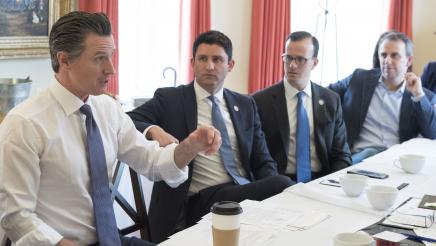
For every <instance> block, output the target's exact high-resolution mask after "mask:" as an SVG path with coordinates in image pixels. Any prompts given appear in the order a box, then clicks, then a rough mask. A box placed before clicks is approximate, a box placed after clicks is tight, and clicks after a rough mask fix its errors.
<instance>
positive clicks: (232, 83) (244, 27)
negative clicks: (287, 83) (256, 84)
mask: <svg viewBox="0 0 436 246" xmlns="http://www.w3.org/2000/svg"><path fill="white" fill-rule="evenodd" d="M251 7H252V5H251V0H238V1H234V0H212V1H211V9H212V14H211V15H212V19H211V22H212V23H211V24H212V28H213V29H216V30H219V31H222V32H224V33H225V34H226V35H228V36H229V37H230V38H231V39H232V42H233V48H234V50H233V52H234V59H235V61H236V64H235V68H234V70H233V71H232V72H231V73H230V74H229V75H228V77H227V80H226V85H225V86H226V87H227V88H230V89H232V90H235V91H238V92H241V93H247V91H248V68H249V67H248V66H249V57H250V33H251ZM434 9H436V1H434V0H415V1H414V6H413V35H414V37H413V40H414V43H415V59H414V68H413V70H414V71H415V72H416V73H418V74H421V72H422V69H423V66H424V65H425V64H426V63H427V62H428V61H430V60H436V34H435V32H436V24H435V23H436V15H435V14H434V13H433V12H434V11H433V10H434ZM27 76H30V77H31V79H32V80H33V81H34V83H33V85H32V92H31V93H35V92H37V91H38V90H41V89H43V88H46V87H47V86H48V84H49V83H50V81H53V71H52V70H51V67H50V60H49V59H42V58H41V59H14V60H0V78H5V77H23V78H24V77H27Z"/></svg>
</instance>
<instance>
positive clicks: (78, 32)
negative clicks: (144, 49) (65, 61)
mask: <svg viewBox="0 0 436 246" xmlns="http://www.w3.org/2000/svg"><path fill="white" fill-rule="evenodd" d="M90 33H94V34H97V35H100V36H110V35H111V34H112V29H111V24H110V21H109V19H108V17H107V16H106V15H105V14H104V13H87V12H82V11H74V12H71V13H68V14H66V15H64V16H62V17H61V18H60V19H59V20H58V21H56V23H55V24H54V25H53V27H52V29H51V32H50V38H49V45H50V57H51V66H52V68H53V70H54V71H55V72H56V73H57V72H58V71H59V62H58V59H57V57H56V55H57V53H58V52H60V51H65V52H66V53H67V54H68V56H69V58H71V59H74V58H77V57H79V56H80V54H82V52H83V49H84V44H83V43H84V41H85V38H86V36H87V35H88V34H90Z"/></svg>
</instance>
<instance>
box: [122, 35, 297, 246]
mask: <svg viewBox="0 0 436 246" xmlns="http://www.w3.org/2000/svg"><path fill="white" fill-rule="evenodd" d="M191 64H192V67H193V69H194V74H195V80H194V82H193V83H191V84H189V85H182V86H179V87H177V88H161V89H158V90H157V91H156V92H155V95H154V97H153V98H152V99H151V100H150V101H148V102H146V103H145V104H143V105H141V106H140V107H138V108H136V109H135V110H133V111H132V112H130V113H129V115H130V117H131V118H132V119H133V121H134V123H135V125H136V127H137V129H138V130H139V131H141V132H144V134H145V135H146V137H147V138H148V139H153V140H157V141H158V142H159V143H160V144H161V145H162V146H165V145H167V144H169V143H172V142H178V141H181V140H183V139H185V138H186V137H187V136H189V134H190V133H191V132H193V131H194V130H195V129H197V127H199V126H201V125H214V126H215V124H216V119H217V117H218V118H219V119H220V122H221V123H222V124H220V125H221V127H224V129H223V130H220V131H221V132H222V134H224V135H226V136H227V137H226V136H224V138H225V139H227V141H226V140H225V139H223V141H222V145H221V147H220V153H218V154H215V155H209V156H207V155H203V154H199V155H197V157H196V158H195V159H194V160H193V162H191V163H190V165H189V167H190V168H189V178H188V180H187V181H186V182H185V183H183V184H181V185H180V186H179V187H178V188H177V189H173V188H171V187H169V186H168V185H167V184H166V183H164V182H157V183H155V184H154V187H153V193H152V197H151V202H150V210H149V221H150V227H151V234H152V240H153V241H154V242H161V241H162V240H164V239H166V238H167V237H168V236H170V235H171V234H172V233H174V232H175V230H176V229H182V228H183V227H184V226H186V225H187V226H190V225H192V224H194V223H195V222H197V221H198V220H199V219H200V218H201V217H202V216H203V215H205V214H206V213H208V212H209V210H210V207H211V205H212V204H213V203H214V202H217V201H223V200H231V201H236V202H240V201H242V200H244V199H253V200H263V199H265V198H268V197H270V196H273V195H275V194H278V193H280V192H281V191H282V190H283V189H285V188H286V187H288V186H290V185H291V184H292V183H293V182H292V181H291V179H289V178H288V177H285V176H281V175H278V173H277V164H276V162H275V161H274V160H273V159H272V158H271V155H270V154H269V152H268V149H267V146H266V143H265V137H264V134H263V132H262V129H261V125H260V121H259V116H258V114H257V109H256V104H255V102H254V101H253V99H251V98H250V97H247V96H243V95H241V94H238V93H236V92H233V91H230V90H228V89H224V88H223V84H224V80H225V77H226V75H227V73H228V72H230V71H231V70H232V69H233V66H234V64H235V62H234V60H233V59H232V43H231V41H230V39H229V38H228V37H227V36H226V35H224V34H223V33H221V32H218V31H209V32H205V33H202V34H200V35H199V36H198V37H197V39H196V41H195V42H194V45H193V57H192V59H191ZM217 108H218V110H217ZM214 113H216V114H214ZM214 117H215V118H214ZM223 125H225V126H223ZM218 128H219V126H217V129H218ZM226 142H227V144H226ZM223 146H228V148H226V151H227V152H226V151H224V148H223ZM224 152H226V153H224ZM229 157H230V159H229ZM223 159H224V160H225V161H223ZM229 163H233V164H234V165H233V167H234V169H233V170H236V173H235V172H233V171H231V170H229V169H228V165H229Z"/></svg>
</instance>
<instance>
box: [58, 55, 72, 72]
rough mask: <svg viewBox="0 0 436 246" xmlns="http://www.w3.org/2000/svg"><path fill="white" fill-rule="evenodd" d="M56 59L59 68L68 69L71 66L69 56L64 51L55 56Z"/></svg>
mask: <svg viewBox="0 0 436 246" xmlns="http://www.w3.org/2000/svg"><path fill="white" fill-rule="evenodd" d="M56 59H58V63H59V67H65V68H69V66H70V65H71V63H70V59H69V56H68V54H67V53H65V52H64V51H59V52H58V53H57V54H56Z"/></svg>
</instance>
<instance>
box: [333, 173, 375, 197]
mask: <svg viewBox="0 0 436 246" xmlns="http://www.w3.org/2000/svg"><path fill="white" fill-rule="evenodd" d="M339 181H340V182H341V186H342V189H343V190H344V192H345V194H347V195H348V196H360V194H362V191H363V189H365V186H366V184H367V183H368V177H366V176H363V175H357V174H351V173H347V174H345V175H343V176H340V177H339Z"/></svg>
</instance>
